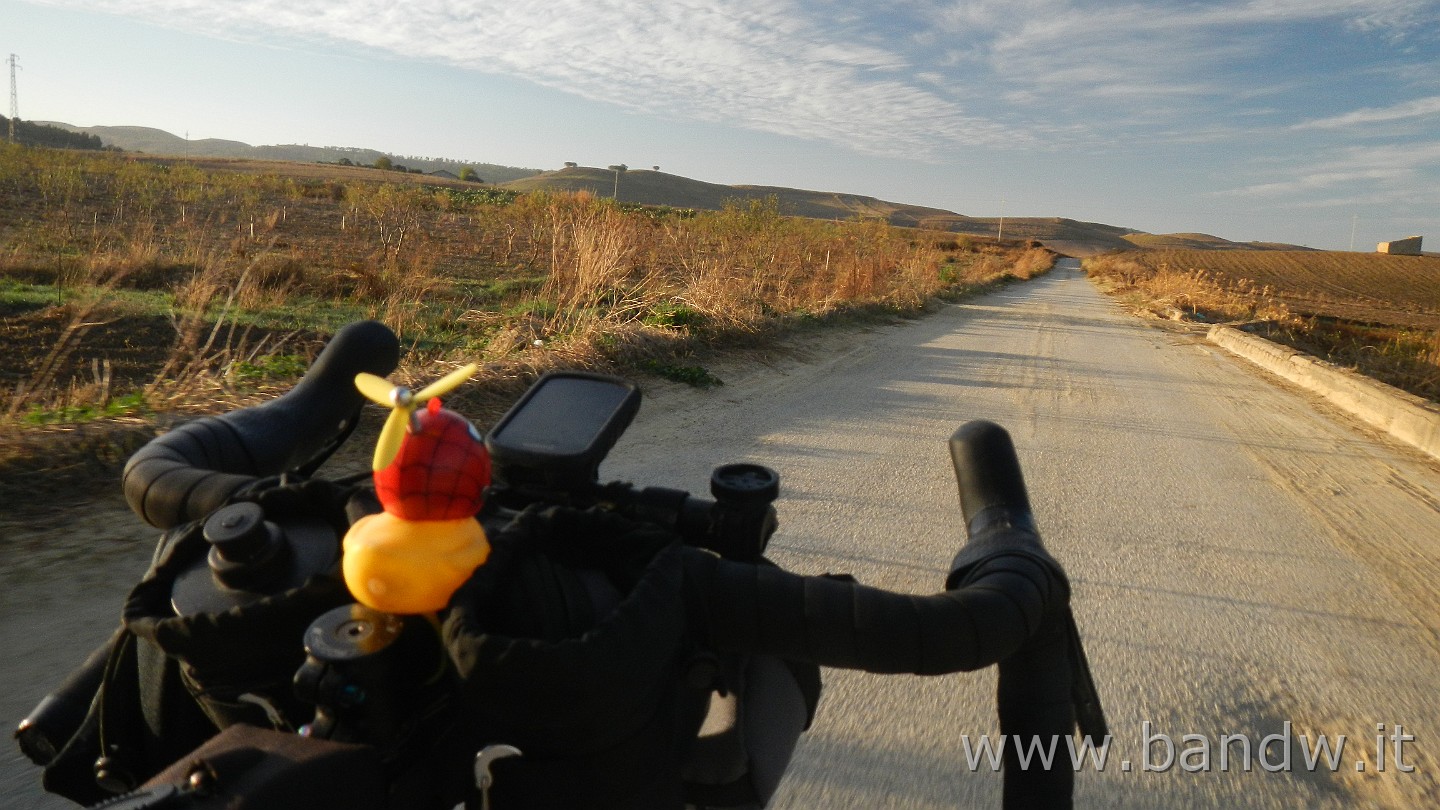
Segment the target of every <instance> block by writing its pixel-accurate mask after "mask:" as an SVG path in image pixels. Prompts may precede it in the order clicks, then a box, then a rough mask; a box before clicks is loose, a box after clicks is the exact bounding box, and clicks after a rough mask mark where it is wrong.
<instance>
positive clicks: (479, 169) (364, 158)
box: [46, 122, 539, 183]
mask: <svg viewBox="0 0 1440 810" xmlns="http://www.w3.org/2000/svg"><path fill="white" fill-rule="evenodd" d="M46 123H48V124H49V125H50V126H53V127H59V128H61V129H65V130H69V131H70V132H78V133H82V134H85V135H93V136H96V137H98V138H99V139H100V141H101V142H102V143H104V144H105V145H106V146H112V147H114V148H116V149H123V150H125V151H126V152H144V153H146V154H150V155H183V156H188V157H217V158H246V159H250V160H292V161H296V162H299V163H339V162H340V161H341V160H348V161H350V162H351V163H354V164H356V165H360V166H372V165H374V163H375V161H376V160H378V159H380V158H382V157H383V158H388V159H389V160H390V161H391V162H393V163H398V164H402V165H404V166H406V167H408V168H411V169H420V170H421V171H424V172H435V171H442V170H443V171H448V172H450V173H452V174H456V175H458V174H459V173H460V170H461V169H463V168H465V167H467V166H468V167H470V168H473V169H474V170H475V171H476V173H478V174H479V175H480V177H481V179H483V180H485V181H486V182H490V183H503V182H505V181H507V180H517V179H519V178H522V177H529V176H530V175H533V174H536V173H537V172H538V171H539V170H538V169H522V168H518V167H515V166H499V165H496V164H493V163H467V162H465V161H460V160H451V159H448V158H421V157H414V156H410V155H393V154H390V153H388V152H380V151H377V150H374V149H359V148H355V147H347V146H308V145H301V144H283V145H278V146H251V145H250V144H248V143H241V142H240V141H227V140H221V139H219V138H202V139H199V140H193V141H191V140H186V139H185V138H181V137H179V136H177V135H173V134H171V133H169V132H166V131H164V130H162V129H154V128H152V127H77V126H74V125H71V124H64V123H60V122H46Z"/></svg>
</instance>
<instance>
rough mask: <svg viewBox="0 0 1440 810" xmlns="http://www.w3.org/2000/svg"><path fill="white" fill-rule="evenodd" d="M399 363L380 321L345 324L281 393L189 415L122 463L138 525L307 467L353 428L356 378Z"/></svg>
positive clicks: (162, 524)
mask: <svg viewBox="0 0 1440 810" xmlns="http://www.w3.org/2000/svg"><path fill="white" fill-rule="evenodd" d="M399 362H400V343H399V340H398V339H396V337H395V334H394V333H393V332H391V331H390V329H389V328H387V327H386V326H385V325H383V324H381V323H378V322H376V321H361V322H358V323H352V324H350V325H349V326H346V327H345V328H344V329H341V330H340V331H339V332H338V333H337V334H336V335H335V337H334V338H333V339H332V340H331V341H330V342H329V344H327V345H326V346H325V349H324V351H322V352H321V353H320V356H319V357H317V358H316V359H315V362H314V363H313V364H312V365H311V366H310V370H309V371H307V372H306V374H305V376H304V377H303V378H302V379H301V380H300V382H299V383H298V384H297V385H296V386H295V387H294V388H293V389H291V390H290V391H289V392H288V393H286V394H285V395H284V396H281V397H279V398H277V399H274V400H271V401H270V402H267V403H265V404H263V405H257V406H254V407H250V408H243V409H241V410H237V411H231V412H229V413H226V414H221V415H219V416H207V417H204V418H201V419H197V420H195V421H194V422H188V423H186V424H184V425H181V426H180V427H178V428H176V429H175V430H172V431H170V432H169V433H166V434H165V435H163V436H160V437H158V438H156V439H154V440H153V441H151V442H150V443H149V444H147V445H145V446H144V447H142V448H140V450H139V451H138V452H137V453H135V455H133V456H131V457H130V460H129V461H128V462H127V463H126V464H125V472H124V478H123V480H124V488H125V500H126V501H127V502H128V503H129V504H130V508H131V509H133V510H134V511H135V514H137V515H139V516H140V517H141V519H143V520H144V521H145V522H146V523H149V524H150V525H152V526H155V527H157V528H160V529H169V528H172V527H174V526H178V525H180V524H182V523H187V522H189V521H192V520H199V519H201V518H203V517H205V516H206V515H208V514H210V513H211V512H212V511H214V510H215V509H217V508H219V507H220V506H223V505H224V504H225V502H226V500H228V499H229V498H230V497H231V496H233V495H234V494H235V493H237V492H239V491H240V490H242V489H243V488H245V487H246V486H248V485H250V484H253V483H255V482H256V481H257V480H258V479H260V478H262V477H265V476H270V475H277V474H279V473H281V472H284V471H287V470H291V469H298V468H305V467H309V468H310V469H311V470H312V471H313V468H314V467H318V466H319V464H320V462H321V461H324V459H325V458H326V457H328V456H329V455H330V453H331V452H333V451H334V450H335V448H336V447H338V446H339V445H340V443H342V442H343V441H344V440H345V438H346V437H347V436H348V435H349V434H350V431H352V430H354V427H355V423H356V419H357V418H358V415H359V411H360V407H361V405H363V404H364V401H365V400H364V398H363V397H362V396H361V395H360V392H359V391H358V390H357V389H356V388H355V385H354V383H353V380H354V379H355V375H356V374H358V373H360V372H362V371H364V372H369V373H371V374H375V375H378V376H382V377H383V376H385V375H387V374H389V373H390V372H392V371H394V370H395V367H396V366H397V365H398V364H399Z"/></svg>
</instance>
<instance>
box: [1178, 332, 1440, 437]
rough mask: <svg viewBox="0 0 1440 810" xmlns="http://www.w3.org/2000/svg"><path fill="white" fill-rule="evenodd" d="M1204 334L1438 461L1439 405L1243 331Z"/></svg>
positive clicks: (1231, 350) (1233, 352)
mask: <svg viewBox="0 0 1440 810" xmlns="http://www.w3.org/2000/svg"><path fill="white" fill-rule="evenodd" d="M1206 337H1207V338H1208V339H1209V340H1210V342H1211V343H1214V344H1215V345H1217V346H1220V347H1221V348H1223V349H1226V350H1227V351H1229V352H1231V353H1232V354H1235V355H1237V356H1239V357H1242V358H1244V359H1246V360H1249V361H1250V362H1252V363H1254V364H1255V365H1257V366H1260V367H1261V368H1263V369H1265V370H1267V371H1269V372H1271V373H1273V374H1277V375H1279V376H1281V377H1284V378H1285V379H1287V380H1289V381H1291V382H1293V383H1295V384H1296V385H1299V386H1300V387H1302V388H1305V389H1306V390H1309V391H1313V392H1315V393H1317V394H1319V395H1320V396H1322V397H1324V398H1325V399H1326V400H1329V401H1330V402H1331V403H1332V404H1334V405H1336V406H1338V407H1340V408H1341V409H1343V410H1344V411H1346V412H1348V413H1350V414H1353V415H1354V416H1356V417H1358V418H1360V419H1362V420H1364V421H1365V422H1368V423H1369V424H1371V425H1374V426H1375V427H1377V428H1379V429H1381V430H1383V431H1385V432H1386V433H1388V434H1389V435H1391V436H1393V437H1395V438H1397V439H1399V440H1401V441H1403V442H1405V443H1407V444H1410V445H1413V446H1415V447H1417V448H1419V449H1420V450H1421V451H1423V452H1425V453H1427V454H1428V455H1430V456H1431V457H1433V458H1436V459H1440V406H1437V405H1436V404H1435V403H1433V402H1430V401H1429V400H1425V399H1422V398H1420V397H1417V396H1415V395H1414V394H1411V393H1409V392H1406V391H1402V390H1400V389H1399V388H1396V387H1394V386H1393V385H1386V384H1385V383H1382V382H1379V381H1378V380H1373V379H1371V378H1369V377H1366V376H1363V375H1361V374H1356V373H1354V372H1352V371H1347V370H1345V369H1342V368H1339V367H1337V366H1334V365H1332V364H1330V363H1326V362H1325V361H1323V360H1319V359H1316V358H1314V357H1311V356H1310V355H1308V354H1304V353H1302V352H1298V351H1296V350H1295V349H1292V348H1290V347H1289V346H1284V345H1281V344H1279V343H1274V342H1272V341H1269V340H1266V339H1264V338H1262V337H1259V336H1257V335H1252V334H1250V333H1248V332H1244V331H1241V330H1240V329H1236V328H1233V327H1229V326H1214V327H1211V328H1210V331H1209V332H1208V333H1207V334H1206Z"/></svg>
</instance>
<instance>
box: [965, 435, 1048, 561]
mask: <svg viewBox="0 0 1440 810" xmlns="http://www.w3.org/2000/svg"><path fill="white" fill-rule="evenodd" d="M950 461H951V463H953V464H954V465H955V480H956V481H957V482H958V483H959V485H960V510H961V511H962V512H963V513H964V515H965V531H966V534H967V535H968V536H969V537H970V538H972V539H973V538H975V537H978V536H979V535H982V534H985V533H986V532H988V531H992V530H995V529H1001V528H1015V529H1021V530H1024V531H1029V532H1032V533H1033V532H1035V531H1036V530H1035V517H1034V515H1033V514H1032V513H1031V511H1030V496H1029V495H1028V494H1027V493H1026V491H1025V476H1024V474H1023V473H1021V471H1020V459H1019V458H1018V457H1017V456H1016V455H1015V444H1014V443H1013V442H1012V441H1011V440H1010V434H1009V433H1007V432H1006V431H1005V429H1004V428H1002V427H1000V426H999V425H997V424H995V423H994V422H987V421H984V420H977V421H974V422H967V423H965V424H964V425H961V426H960V428H959V429H958V430H956V431H955V433H954V435H952V436H951V437H950Z"/></svg>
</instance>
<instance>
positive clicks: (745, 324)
mask: <svg viewBox="0 0 1440 810" xmlns="http://www.w3.org/2000/svg"><path fill="white" fill-rule="evenodd" d="M300 168H303V169H304V171H303V172H297V173H296V174H294V175H289V174H285V173H254V172H253V171H251V172H245V171H230V170H224V169H215V168H208V167H206V166H203V165H202V164H200V163H197V162H187V161H183V160H159V159H154V158H148V159H137V158H135V157H132V156H126V155H123V154H116V153H98V154H96V153H81V152H74V151H59V150H49V149H35V148H24V147H15V146H9V145H6V146H0V324H3V325H0V420H3V421H4V422H5V426H4V431H5V434H6V435H8V436H9V437H10V438H9V439H8V440H6V442H5V445H7V446H8V447H6V448H0V465H3V464H4V463H5V461H6V459H7V458H8V459H9V460H10V461H12V462H14V461H16V460H17V459H21V457H25V456H29V457H31V460H32V461H33V460H34V459H36V458H43V457H44V456H45V454H47V453H52V452H53V451H54V448H55V446H56V445H55V443H56V442H57V441H58V440H59V439H60V438H61V436H60V434H62V433H63V434H65V435H67V436H72V437H73V436H83V435H96V428H94V427H93V425H94V423H96V422H97V421H98V422H99V423H103V426H102V428H101V429H100V432H101V433H102V434H103V435H104V436H107V437H113V435H114V432H113V431H111V430H108V428H109V427H113V426H114V425H116V424H122V425H123V424H133V425H137V426H139V427H140V428H141V430H140V431H139V434H140V435H142V436H144V435H153V432H151V431H153V427H152V425H153V424H154V423H155V422H157V421H164V420H166V419H167V418H171V416H172V415H174V414H184V413H193V412H203V411H211V410H219V409H226V408H230V407H234V406H235V405H237V404H241V403H243V402H246V401H249V400H250V399H253V398H255V397H257V396H266V395H268V394H269V393H270V392H272V391H273V390H275V389H276V388H277V387H280V386H285V385H288V384H289V383H291V382H293V380H294V379H295V378H296V377H298V375H299V374H300V373H301V372H302V371H303V369H304V368H305V365H306V363H307V362H308V360H309V358H310V357H312V356H313V354H314V352H315V351H316V350H317V349H318V347H319V346H321V345H323V342H324V340H325V339H326V338H327V337H328V336H329V335H330V334H332V333H333V332H334V331H335V330H336V329H338V328H339V327H340V326H342V325H344V324H346V323H349V322H351V321H354V320H357V319H363V318H375V319H378V320H381V321H384V322H385V323H386V324H388V325H389V326H390V327H391V328H392V329H394V330H395V331H396V333H397V334H399V335H400V338H401V341H402V344H403V346H404V349H405V356H404V359H403V361H402V363H403V365H402V368H401V369H400V371H399V372H397V375H396V377H397V379H401V380H406V381H410V382H415V381H425V380H429V379H432V378H434V377H435V376H437V375H439V374H440V373H442V372H443V371H445V370H447V369H448V368H449V367H451V366H453V364H455V363H458V362H464V361H470V360H479V361H481V362H483V363H484V364H485V372H484V375H485V377H486V378H487V379H488V380H490V381H491V382H494V383H496V384H497V385H498V384H500V382H503V381H508V383H509V385H510V386H511V387H510V389H509V391H510V392H511V393H513V391H514V390H515V388H514V386H516V385H521V386H523V383H524V381H526V380H528V379H529V378H530V377H531V376H533V375H534V374H535V373H537V372H539V371H541V370H543V369H545V368H549V367H553V366H562V365H563V366H572V367H573V366H580V367H591V368H603V369H609V370H614V371H619V372H621V373H640V372H644V373H654V374H660V375H663V376H666V377H670V378H672V379H677V380H682V381H686V382H690V383H692V384H700V385H715V384H719V383H722V382H723V381H722V380H719V379H717V378H716V377H715V376H714V375H713V374H710V373H709V372H708V371H707V369H706V368H705V367H704V363H705V361H706V358H707V357H711V356H713V353H714V352H716V351H720V350H741V351H743V350H752V349H758V348H763V347H765V346H768V345H773V344H774V343H776V342H777V341H778V342H783V341H784V340H785V335H786V334H788V333H789V332H790V330H795V329H806V328H811V327H813V326H815V325H818V324H822V323H826V322H831V321H835V320H844V319H851V318H864V317H877V316H878V317H895V316H904V315H908V314H913V313H918V312H920V311H922V310H924V309H925V308H926V307H927V306H929V305H930V304H931V303H932V302H933V301H935V300H936V299H937V298H943V297H947V296H957V295H963V294H965V293H966V292H968V291H973V290H976V289H979V288H984V287H986V286H989V285H993V284H995V283H997V282H1000V281H1002V280H1005V279H1008V278H1028V277H1030V276H1033V275H1035V274H1037V273H1041V272H1044V271H1045V270H1047V269H1049V267H1050V265H1051V263H1052V261H1053V256H1052V254H1050V253H1049V252H1048V251H1044V250H1042V249H1039V248H1034V247H1024V246H1007V247H1002V246H998V245H996V244H995V243H994V242H993V240H992V241H986V240H981V239H970V238H965V237H956V236H955V235H953V234H945V233H941V232H927V231H916V230H910V229H901V228H896V227H892V226H890V225H888V224H886V223H885V222H883V221H855V222H827V221H819V220H810V219H800V218H793V217H788V216H785V215H784V212H782V211H781V210H780V207H779V205H778V204H777V203H776V201H775V200H773V199H771V200H749V201H744V202H736V203H735V204H732V205H729V206H727V207H726V208H725V209H724V210H722V211H716V212H696V211H692V210H679V209H669V208H663V207H660V208H657V207H644V206H638V205H634V204H617V203H616V202H614V201H612V200H609V199H604V198H597V197H595V196H593V195H591V194H588V193H583V192H582V193H573V194H549V193H528V194H519V193H516V192H512V191H505V190H502V189H496V188H493V187H487V186H477V185H476V184H474V183H458V182H450V183H446V182H443V181H440V182H437V183H433V184H429V183H417V182H415V181H413V180H408V181H405V182H403V183H398V184H397V183H392V182H389V181H388V180H387V179H386V177H385V176H383V175H378V176H376V177H375V179H373V180H370V179H365V180H362V179H356V177H355V175H354V174H353V173H351V174H337V175H335V176H334V177H331V178H326V177H324V176H317V171H316V167H315V166H301V167H300ZM477 418H478V415H477ZM110 441H112V439H111V438H106V439H104V440H103V441H99V444H105V443H106V442H110ZM82 443H84V442H82ZM94 443H96V442H89V443H86V446H87V452H90V451H92V450H94V449H95V448H93V447H90V446H89V445H90V444H94ZM128 449H129V448H128V446H117V447H115V448H113V449H112V450H111V451H109V455H112V456H117V457H118V456H121V455H123V454H124V453H125V452H127V451H128ZM101 455H105V453H101Z"/></svg>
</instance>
